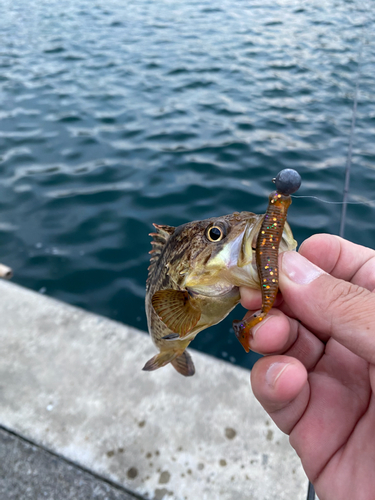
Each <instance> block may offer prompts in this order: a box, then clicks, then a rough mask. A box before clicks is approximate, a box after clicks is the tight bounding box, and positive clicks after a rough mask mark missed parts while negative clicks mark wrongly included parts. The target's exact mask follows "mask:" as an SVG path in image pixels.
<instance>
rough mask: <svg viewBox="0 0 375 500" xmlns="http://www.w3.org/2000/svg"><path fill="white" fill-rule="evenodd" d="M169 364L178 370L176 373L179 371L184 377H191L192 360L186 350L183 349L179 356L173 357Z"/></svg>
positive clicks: (193, 369) (192, 371) (192, 370)
mask: <svg viewBox="0 0 375 500" xmlns="http://www.w3.org/2000/svg"><path fill="white" fill-rule="evenodd" d="M171 364H172V365H173V367H174V368H175V369H176V370H177V371H178V373H181V375H184V377H191V376H193V375H194V373H195V366H194V363H193V360H192V359H191V356H190V354H189V353H188V352H187V351H184V352H183V353H182V354H181V355H180V356H177V357H176V358H174V359H173V360H172V361H171Z"/></svg>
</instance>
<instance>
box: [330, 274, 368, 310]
mask: <svg viewBox="0 0 375 500" xmlns="http://www.w3.org/2000/svg"><path fill="white" fill-rule="evenodd" d="M368 294H369V292H368V290H366V289H364V288H362V287H360V286H358V285H354V284H352V283H347V282H345V281H338V282H337V283H335V284H334V286H333V288H332V289H331V291H330V297H329V299H328V301H327V303H326V307H325V309H326V312H328V311H332V310H334V311H336V313H337V314H340V316H341V317H345V316H347V315H350V317H353V313H355V311H357V310H358V306H359V305H360V304H361V303H362V301H363V300H365V298H366V296H367V295H368Z"/></svg>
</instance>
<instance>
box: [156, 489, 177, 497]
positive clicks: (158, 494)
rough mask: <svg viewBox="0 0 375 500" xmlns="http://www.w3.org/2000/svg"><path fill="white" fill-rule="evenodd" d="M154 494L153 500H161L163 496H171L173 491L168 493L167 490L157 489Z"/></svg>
mask: <svg viewBox="0 0 375 500" xmlns="http://www.w3.org/2000/svg"><path fill="white" fill-rule="evenodd" d="M154 494H155V497H154V500H163V498H164V497H165V496H167V495H168V496H171V495H173V491H169V490H167V488H160V489H159V488H157V489H156V490H155V493H154Z"/></svg>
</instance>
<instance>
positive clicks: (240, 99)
mask: <svg viewBox="0 0 375 500" xmlns="http://www.w3.org/2000/svg"><path fill="white" fill-rule="evenodd" d="M3 4H4V5H3V9H2V16H1V19H0V28H1V39H2V43H1V47H0V68H1V74H0V99H1V111H0V172H1V176H0V208H1V212H0V214H1V217H0V236H1V237H0V252H1V259H0V260H1V261H3V262H6V263H7V264H9V265H11V266H12V267H13V268H14V270H15V279H16V281H18V282H19V283H21V284H24V285H26V286H29V287H31V288H33V289H34V290H43V291H45V293H47V294H49V295H51V296H54V297H57V298H60V299H62V300H67V301H69V302H72V303H74V304H77V305H80V306H82V307H86V308H87V309H90V310H93V311H96V312H98V313H102V314H106V315H108V316H110V317H112V318H114V319H118V320H120V321H124V322H126V323H129V324H131V325H134V326H138V327H141V328H145V327H146V322H145V317H144V312H143V296H144V281H145V278H146V274H147V271H146V269H147V265H148V264H147V261H148V255H147V252H148V250H149V246H150V245H149V237H148V233H149V231H150V229H151V223H152V222H158V223H166V224H172V225H178V224H181V223H182V222H186V221H187V220H193V219H199V218H204V217H209V216H212V215H220V214H224V213H229V212H232V211H234V210H252V211H256V212H261V211H264V209H265V207H266V203H267V196H268V193H269V191H270V190H271V189H272V185H271V184H270V179H272V177H274V176H275V173H277V171H278V170H280V169H282V168H286V167H292V168H297V169H299V170H300V172H301V174H302V177H303V185H302V188H301V195H315V196H319V198H322V199H325V200H327V201H337V200H339V199H340V198H341V192H342V188H343V175H344V174H343V171H344V167H345V161H346V154H347V149H348V137H349V131H350V124H351V117H352V115H351V113H352V104H353V95H354V86H355V79H356V73H357V70H358V54H359V48H360V45H361V43H362V41H363V47H362V51H363V54H362V64H361V68H360V70H361V73H360V92H359V99H358V119H357V127H356V135H355V142H354V150H353V170H354V171H355V173H356V175H353V178H352V182H351V193H352V196H353V198H355V199H357V200H364V201H366V200H367V201H368V200H371V199H373V198H374V196H373V194H372V193H373V186H374V185H375V184H374V183H375V166H374V165H375V146H374V144H375V143H374V140H373V138H374V134H375V98H374V96H375V89H374V71H373V69H374V61H375V49H374V47H375V44H374V35H373V33H374V31H375V30H374V16H373V14H372V13H371V12H369V11H368V10H366V9H364V7H363V6H361V5H360V4H355V3H351V2H344V1H342V0H327V1H326V2H324V3H322V2H320V1H318V0H312V1H311V2H308V3H304V5H303V7H301V6H299V5H297V4H296V3H293V2H292V3H290V2H285V1H284V0H275V1H273V2H269V3H265V2H263V1H260V0H254V1H252V2H251V3H246V2H245V3H244V2H243V1H242V0H241V1H240V0H234V1H229V0H223V1H222V2H220V5H212V4H211V3H209V2H208V1H207V0H205V1H203V3H202V2H200V3H197V2H196V1H189V0H188V1H186V2H183V3H181V2H174V3H171V2H167V3H166V4H161V3H160V2H151V0H140V1H139V2H136V3H129V2H128V3H124V2H120V1H119V0H108V1H107V2H106V4H105V6H104V5H101V4H95V5H94V4H93V3H92V2H90V1H89V0H81V1H80V2H79V3H77V2H68V3H66V2H65V3H61V2H57V1H56V0H51V1H50V2H36V3H34V4H33V9H32V14H30V6H29V3H28V2H26V0H12V1H11V0H4V2H3ZM373 210H374V207H373V206H368V205H366V206H358V205H355V206H349V209H348V224H347V236H348V237H350V238H351V239H353V240H355V241H356V242H358V243H362V244H365V245H369V246H372V245H373V228H372V225H371V224H372V220H373ZM339 218H340V206H338V205H328V204H324V203H322V202H320V201H317V200H315V199H314V200H312V199H309V198H301V199H295V200H293V205H292V207H291V210H290V217H289V219H290V222H291V224H292V227H293V229H294V231H295V235H296V238H297V239H298V240H299V241H302V240H303V239H304V238H306V237H308V236H309V235H311V234H313V233H315V232H320V231H324V232H331V233H336V232H337V230H338V226H339ZM359 221H360V224H361V228H362V229H361V231H358V222H359ZM139 318H141V319H140V320H139ZM229 325H230V322H229V321H227V322H226V323H225V324H223V325H219V326H217V327H216V329H214V330H212V332H211V333H210V334H207V336H205V335H204V334H202V335H201V336H199V337H198V339H197V340H196V342H195V346H196V347H198V348H201V349H203V350H207V351H209V352H211V353H212V354H215V355H218V356H222V353H223V352H224V353H225V354H226V357H227V358H229V357H231V358H236V360H237V362H238V363H239V364H242V365H243V366H250V364H251V362H252V361H251V358H249V357H248V356H245V355H243V354H242V352H241V349H240V347H238V346H237V345H236V343H235V342H234V341H233V334H229V333H228V331H229ZM215 336H216V337H215ZM218 336H219V337H218ZM213 338H216V339H218V338H220V341H217V340H215V342H213V341H212V339H213ZM210 339H211V340H210ZM214 344H215V345H214Z"/></svg>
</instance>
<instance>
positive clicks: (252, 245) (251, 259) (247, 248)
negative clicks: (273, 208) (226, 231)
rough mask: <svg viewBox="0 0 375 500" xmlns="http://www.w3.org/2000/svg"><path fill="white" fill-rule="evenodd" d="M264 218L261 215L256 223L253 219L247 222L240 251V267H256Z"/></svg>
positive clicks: (238, 264) (238, 261) (238, 260)
mask: <svg viewBox="0 0 375 500" xmlns="http://www.w3.org/2000/svg"><path fill="white" fill-rule="evenodd" d="M263 218H264V216H263V215H260V216H259V217H258V219H257V220H256V221H255V223H254V220H253V219H252V220H249V221H248V223H247V224H246V227H245V231H244V233H243V237H242V242H241V248H240V251H239V253H238V259H237V266H238V267H245V266H248V265H253V266H254V267H255V268H256V244H257V239H258V234H259V231H260V228H261V225H262V222H263Z"/></svg>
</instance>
